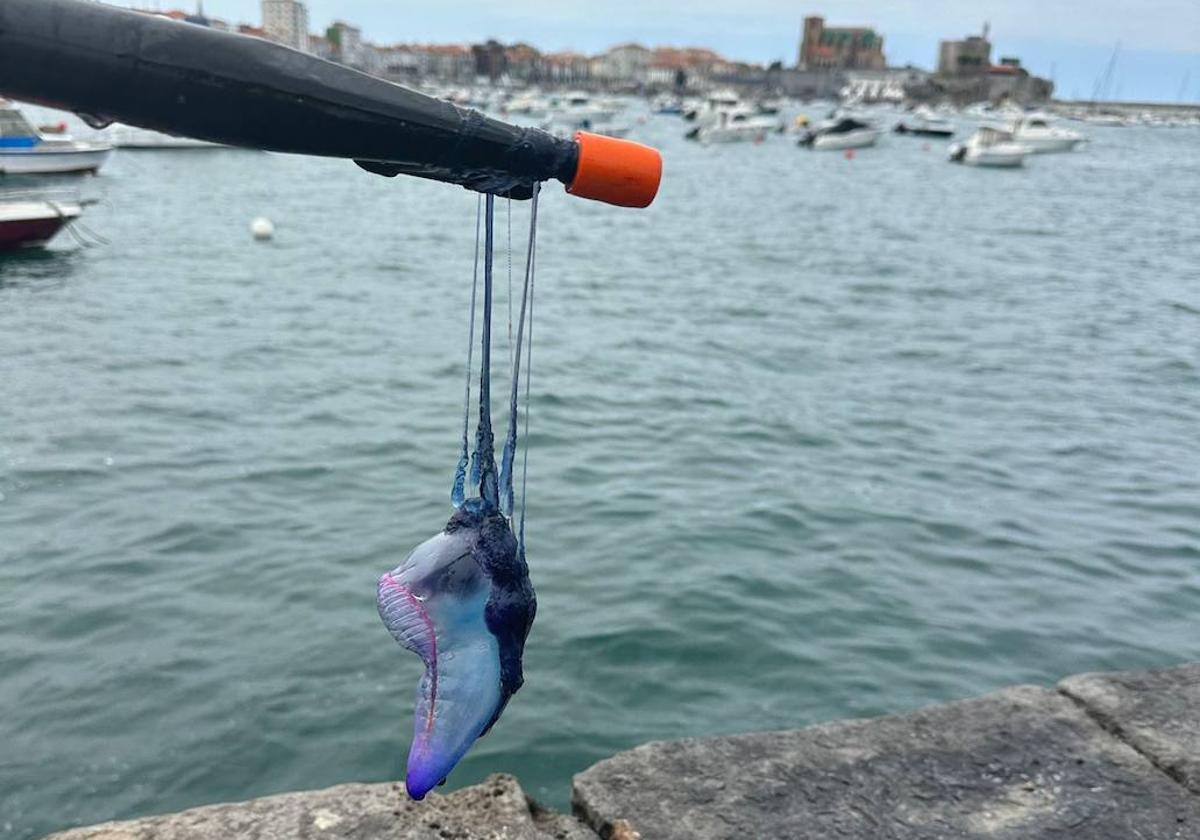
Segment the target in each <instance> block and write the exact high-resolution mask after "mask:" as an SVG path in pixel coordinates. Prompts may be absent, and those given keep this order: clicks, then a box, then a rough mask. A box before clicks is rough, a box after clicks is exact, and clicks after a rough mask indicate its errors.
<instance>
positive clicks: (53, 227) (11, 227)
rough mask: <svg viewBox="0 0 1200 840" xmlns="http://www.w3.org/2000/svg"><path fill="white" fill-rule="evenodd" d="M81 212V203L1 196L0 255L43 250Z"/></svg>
mask: <svg viewBox="0 0 1200 840" xmlns="http://www.w3.org/2000/svg"><path fill="white" fill-rule="evenodd" d="M82 213H83V206H82V204H81V203H80V202H78V201H50V200H43V199H35V198H30V197H12V198H5V197H4V196H2V195H0V252H3V251H15V250H18V249H21V248H40V247H41V246H43V245H45V244H46V243H47V242H49V241H50V240H51V239H53V238H54V237H55V236H56V235H57V234H58V232H59V231H61V230H62V229H63V228H64V227H66V226H67V225H68V224H70V223H71V222H73V221H74V220H76V219H78V218H79V216H80V214H82Z"/></svg>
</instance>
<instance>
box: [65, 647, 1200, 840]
mask: <svg viewBox="0 0 1200 840" xmlns="http://www.w3.org/2000/svg"><path fill="white" fill-rule="evenodd" d="M572 806H573V807H572V811H573V813H572V814H571V815H567V814H558V813H555V812H553V811H550V810H548V809H546V808H543V807H541V806H540V805H538V804H537V803H536V802H534V801H533V800H532V799H530V798H529V797H528V796H526V795H525V793H524V792H523V791H522V789H521V787H520V785H519V784H518V783H517V781H516V779H514V778H512V777H510V776H501V775H497V776H492V777H490V778H488V779H487V780H486V781H484V782H483V783H481V784H478V785H474V786H472V787H469V788H465V789H463V790H459V791H455V792H453V793H449V794H446V795H439V794H433V795H431V796H430V797H429V798H428V799H427V800H426V801H425V802H420V803H416V802H411V801H409V800H408V798H407V797H406V796H405V795H404V791H403V786H402V785H397V784H371V785H361V784H350V785H340V786H338V787H333V788H329V789H327V790H321V791H312V792H305V793H287V794H282V795H279V796H270V797H266V798H263V799H257V800H253V801H250V802H241V803H235V804H226V805H210V806H206V807H202V808H195V809H192V810H188V811H183V812H181V813H178V814H169V815H166V816H159V817H147V818H144V819H138V820H132V821H129V822H117V823H106V824H103V825H96V826H91V827H87V828H77V829H72V830H70V831H65V832H61V833H59V834H55V835H52V836H53V838H54V840H218V839H219V840H225V838H237V837H253V838H259V839H260V840H285V838H304V840H367V838H371V840H595V838H597V837H600V838H605V840H636V838H641V840H676V838H678V840H717V838H721V840H734V838H779V840H784V838H786V840H808V838H812V840H817V838H821V840H825V838H848V839H850V840H858V838H862V840H879V839H880V838H887V840H917V838H920V840H943V839H944V840H952V839H953V840H963V839H964V838H971V839H973V838H989V840H1042V838H1044V840H1051V838H1053V840H1064V838H1080V840H1083V838H1086V840H1118V838H1119V840H1130V838H1145V840H1175V839H1176V838H1178V840H1184V838H1193V839H1194V838H1200V663H1198V664H1190V665H1184V666H1181V667H1177V668H1170V669H1164V670H1157V671H1144V672H1130V673H1115V674H1085V675H1082V676H1076V677H1070V678H1068V679H1065V680H1063V681H1062V682H1060V683H1059V684H1058V685H1057V686H1056V687H1055V688H1053V689H1049V688H1040V687H1036V686H1018V687H1015V688H1009V689H1005V690H1003V691H998V692H996V693H994V694H989V695H986V696H984V697H980V698H977V699H974V700H964V701H961V702H957V703H949V704H946V705H940V706H932V707H929V708H925V709H921V710H918V711H916V712H912V713H910V714H905V715H897V716H892V717H884V718H876V719H870V720H849V721H835V722H833V723H826V724H820V725H817V726H811V727H808V728H805V729H797V730H788V731H781V732H758V733H751V734H746V735H732V736H727V737H718V738H696V739H686V740H682V741H661V742H655V743H649V744H645V745H643V746H640V747H637V748H635V749H632V750H629V751H628V752H623V753H620V754H618V755H615V756H613V757H612V758H609V759H605V760H604V761H601V762H599V763H598V764H596V765H594V766H592V767H590V768H588V769H587V770H585V771H583V772H582V773H580V774H579V775H577V776H576V777H575V779H574V786H573V790H572Z"/></svg>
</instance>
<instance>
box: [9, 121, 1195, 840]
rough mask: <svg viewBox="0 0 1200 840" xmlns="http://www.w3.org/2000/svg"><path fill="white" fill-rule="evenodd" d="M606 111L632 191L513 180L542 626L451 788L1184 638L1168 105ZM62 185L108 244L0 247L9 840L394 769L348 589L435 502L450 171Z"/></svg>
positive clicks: (456, 296)
mask: <svg viewBox="0 0 1200 840" xmlns="http://www.w3.org/2000/svg"><path fill="white" fill-rule="evenodd" d="M638 130H639V132H640V137H641V138H642V139H646V140H648V141H651V142H654V143H657V144H660V145H661V146H662V147H663V149H664V151H665V153H666V161H667V165H666V180H665V183H664V187H663V192H662V195H661V198H660V200H659V201H658V203H657V204H656V205H655V206H654V207H653V208H652V209H650V210H648V211H646V212H640V213H639V212H632V211H620V210H615V209H612V208H607V207H604V206H599V205H594V204H588V203H583V202H579V201H576V200H574V199H570V198H568V197H566V196H564V195H563V194H562V193H561V191H559V190H557V189H552V190H551V191H550V192H549V193H548V194H547V197H546V200H545V202H544V204H543V207H542V211H543V212H542V216H543V224H542V226H541V229H540V233H539V244H540V252H539V254H540V256H539V284H538V297H537V323H536V346H535V350H534V378H533V390H534V400H533V438H532V450H531V456H530V491H529V504H530V514H529V517H530V518H529V541H530V547H529V557H530V564H531V567H532V571H533V577H534V582H535V584H536V586H537V590H538V596H539V602H540V609H539V614H538V621H537V624H536V625H535V627H534V631H533V635H532V637H531V639H530V644H529V649H528V653H527V657H526V677H527V682H526V686H525V688H524V689H523V690H522V692H521V693H520V694H519V695H518V696H517V697H516V698H515V700H514V701H513V703H512V705H511V706H510V707H509V709H508V711H507V713H506V714H505V716H504V719H503V720H502V721H501V723H500V724H499V725H498V726H497V728H496V729H495V731H494V732H493V734H492V735H490V736H489V737H488V738H486V739H485V740H484V741H482V742H481V743H480V744H478V745H477V747H476V749H475V750H474V751H473V752H472V753H471V755H470V756H469V758H467V760H466V761H464V762H463V764H462V765H461V767H460V769H459V770H458V771H457V772H456V773H455V774H454V775H453V777H452V778H451V785H452V786H458V785H463V784H467V783H471V782H474V781H477V780H479V779H480V778H482V777H483V776H484V775H486V774H487V773H489V772H492V771H507V772H513V773H516V774H517V775H518V776H519V777H520V779H521V780H522V782H523V783H524V785H525V786H526V788H527V790H529V791H530V792H531V793H532V794H533V795H535V796H537V797H539V798H542V799H544V800H546V801H548V802H550V803H552V804H555V805H558V806H565V804H566V802H567V798H568V795H569V779H570V775H571V774H572V773H574V772H576V771H579V770H581V769H583V768H584V767H586V766H587V765H589V764H590V763H591V762H593V761H595V760H597V759H599V758H602V757H604V756H606V755H609V754H611V753H612V752H614V751H616V750H620V749H623V748H626V747H630V746H632V745H634V744H637V743H640V742H643V741H645V740H648V739H656V738H673V737H679V736H684V735H705V734H711V733H724V732H734V731H743V730H754V729H768V728H779V727H795V726H801V725H804V724H808V723H812V722H815V721H821V720H826V719H830V718H838V717H847V716H862V715H875V714H881V713H885V712H894V711H900V710H904V709H909V708H912V707H914V706H917V705H920V704H925V703H930V702H934V701H940V700H948V699H952V698H959V697H965V696H968V695H972V694H976V693H979V692H984V691H987V690H989V689H993V688H997V687H999V686H1004V685H1008V684H1012V683H1017V682H1023V681H1033V682H1041V683H1048V682H1050V681H1053V680H1055V679H1056V678H1058V677H1060V676H1062V675H1064V674H1069V673H1073V672H1078V671H1085V670H1091V669H1108V668H1132V667H1142V666H1151V665H1159V664H1166V663H1171V662H1175V661H1178V660H1181V659H1189V658H1192V659H1194V658H1197V657H1200V639H1198V636H1197V630H1196V616H1197V614H1198V613H1200V450H1198V446H1197V441H1198V430H1200V273H1198V269H1197V266H1200V237H1198V236H1197V229H1196V218H1197V217H1196V207H1197V201H1198V200H1200V154H1197V149H1200V134H1197V132H1195V131H1187V130H1176V131H1170V130H1157V131H1155V130H1150V129H1136V128H1135V129H1123V130H1122V129H1109V130H1105V129H1099V128H1095V129H1089V132H1090V133H1091V134H1092V139H1093V142H1092V143H1091V144H1090V145H1088V146H1087V147H1085V148H1084V149H1083V150H1081V151H1079V152H1077V153H1074V154H1070V155H1062V156H1057V157H1039V158H1036V159H1034V160H1033V161H1032V162H1031V165H1030V166H1029V167H1028V168H1027V170H1025V171H1016V172H990V171H981V170H975V169H970V168H964V167H956V166H951V165H949V164H947V163H946V162H945V157H944V150H943V148H942V146H941V145H938V146H935V147H932V148H930V147H928V146H926V144H923V143H922V142H921V141H918V140H910V139H904V138H887V139H885V141H884V143H883V145H882V146H881V147H880V148H878V149H874V150H868V151H863V152H860V153H859V154H858V155H857V156H856V157H855V158H854V159H852V160H847V159H845V158H843V157H842V156H840V155H837V154H828V153H826V154H823V153H818V152H809V151H802V150H799V149H797V148H795V147H794V146H793V145H792V144H791V142H789V141H788V140H786V139H784V138H778V137H775V138H771V140H770V141H769V142H767V143H765V144H763V145H761V146H748V145H747V146H731V147H724V148H718V147H712V148H704V147H700V146H696V145H692V144H687V143H685V142H683V141H682V140H681V139H679V138H680V135H681V134H682V126H681V124H680V123H678V122H676V121H672V120H668V119H655V120H651V121H650V122H648V123H647V124H645V125H642V126H640V127H639V129H638ZM86 188H87V189H88V190H90V191H92V192H93V193H96V194H98V195H100V196H102V197H103V198H104V200H105V201H104V203H103V204H101V205H98V206H96V207H93V208H91V209H90V210H89V212H88V214H87V217H86V221H87V223H88V225H89V226H90V227H91V228H92V229H94V230H95V231H96V232H98V233H101V234H102V235H103V236H105V237H106V238H107V239H108V240H109V241H110V242H109V244H107V245H103V246H100V247H94V248H89V249H86V250H84V249H79V248H75V247H73V246H72V245H71V243H70V240H69V239H64V241H63V242H62V243H60V244H58V245H56V247H55V248H54V249H53V250H51V251H50V252H48V253H45V254H41V255H37V254H29V255H24V256H21V257H19V258H15V259H4V260H3V261H2V262H0V836H3V837H14V838H28V837H32V836H35V835H39V834H41V833H44V832H46V831H49V830H52V829H55V828H60V827H63V826H67V825H70V824H77V823H86V822H95V821H99V820H106V819H110V818H120V817H130V816H135V815H140V814H146V813H153V812H161V811H166V810H172V809H179V808H184V807H187V806H192V805H197V804H201V803H207V802H214V801H220V800H230V799H243V798H247V797H252V796H258V795H263V794H268V793H273V792H277V791H283V790H289V789H297V788H311V787H320V786H325V785H330V784H334V783H338V782H346V781H352V780H383V779H393V778H397V777H398V776H399V775H400V774H401V773H402V771H403V762H404V757H405V752H406V750H407V746H408V738H409V727H410V722H409V721H410V718H409V715H410V714H411V704H412V695H413V692H414V687H415V685H416V682H417V679H418V676H419V673H420V663H419V661H418V660H417V659H416V657H413V656H411V655H409V654H406V653H404V652H402V651H401V650H400V649H399V648H398V647H396V645H395V644H394V643H393V642H392V640H391V639H390V638H389V637H388V634H387V633H386V631H385V630H384V628H383V627H382V625H381V624H380V621H379V618H378V616H377V615H376V612H375V605H374V596H375V579H376V577H377V576H378V575H379V574H380V573H381V572H382V571H385V570H386V569H388V568H391V567H392V566H394V565H395V564H396V563H397V562H398V561H399V560H400V559H401V558H402V557H403V555H404V554H405V553H406V552H407V551H408V550H409V549H410V548H411V547H412V546H413V545H415V544H416V543H418V542H419V541H421V540H423V539H424V538H426V537H427V536H429V535H431V534H432V533H434V532H435V531H436V530H438V529H439V528H440V527H441V526H442V525H443V524H444V523H445V520H446V518H447V516H448V513H449V504H448V497H447V494H448V491H449V487H450V480H451V477H452V474H453V468H454V464H455V461H456V459H457V456H458V453H457V446H458V435H459V434H460V428H459V426H458V423H459V422H460V421H459V418H460V416H461V415H460V411H461V404H460V400H461V397H462V384H463V383H462V380H461V378H460V377H461V373H462V369H463V363H464V356H465V344H466V315H467V312H466V304H467V300H468V295H469V288H470V285H469V284H470V273H471V258H472V248H473V242H474V230H473V228H474V218H475V207H476V200H475V198H474V196H473V195H471V194H469V193H467V192H465V191H463V190H460V189H457V188H453V187H446V186H441V185H436V184H429V183H423V182H419V181H414V180H411V179H408V180H405V179H398V180H386V179H382V178H377V177H375V176H371V175H367V174H366V173H363V172H360V171H359V170H357V169H356V168H355V167H354V166H353V165H350V164H347V163H342V162H338V161H321V160H306V159H300V158H292V157H285V156H275V155H266V154H258V153H250V152H237V151H217V152H208V153H190V152H189V153H166V154H140V155H139V154H133V153H122V154H119V155H117V156H116V157H115V158H114V160H113V161H112V163H111V165H110V166H109V168H108V169H107V170H106V171H105V173H104V175H103V177H101V178H99V179H96V180H94V181H91V182H89V183H88V184H87V185H86ZM526 213H527V207H526V206H525V205H521V206H517V207H515V208H514V210H513V227H514V240H522V236H523V231H524V228H525V224H526V219H527V216H526ZM259 214H266V215H269V216H270V217H272V218H273V219H274V221H275V223H276V226H277V228H278V234H277V237H276V239H275V241H274V242H273V243H272V244H269V245H256V244H254V243H252V242H251V241H250V237H249V235H248V233H247V225H248V223H249V220H250V219H251V218H252V217H254V216H256V215H259ZM500 223H501V234H500V235H501V237H502V239H503V238H504V236H505V233H504V227H503V226H504V216H503V215H501V217H500ZM522 241H523V240H522ZM499 265H500V270H501V272H502V276H503V272H504V271H505V269H506V262H505V257H504V256H503V254H501V256H500V257H499ZM499 309H500V310H501V318H502V320H503V318H504V317H505V314H504V313H505V310H504V303H503V301H501V303H500V304H499ZM501 332H504V328H502V329H501ZM498 352H499V353H500V355H501V356H503V353H504V352H506V351H505V350H504V348H503V344H502V345H501V348H500V349H499V351H498Z"/></svg>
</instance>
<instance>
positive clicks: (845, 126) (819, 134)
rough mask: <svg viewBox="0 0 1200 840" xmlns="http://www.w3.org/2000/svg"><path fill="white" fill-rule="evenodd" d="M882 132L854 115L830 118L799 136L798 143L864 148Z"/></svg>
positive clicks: (819, 147)
mask: <svg viewBox="0 0 1200 840" xmlns="http://www.w3.org/2000/svg"><path fill="white" fill-rule="evenodd" d="M881 134H882V132H881V131H880V130H879V128H877V127H876V126H875V125H873V124H871V123H869V122H866V121H865V120H861V119H857V118H855V117H841V118H840V119H835V120H830V121H829V122H827V123H824V124H823V125H820V126H818V127H817V128H816V129H814V130H812V131H809V132H808V133H807V134H805V135H804V136H803V137H801V138H800V141H799V143H798V145H801V146H808V147H809V148H812V149H825V150H840V149H865V148H867V147H868V146H874V145H875V144H876V143H878V142H879V137H880V135H881Z"/></svg>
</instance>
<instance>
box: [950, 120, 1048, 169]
mask: <svg viewBox="0 0 1200 840" xmlns="http://www.w3.org/2000/svg"><path fill="white" fill-rule="evenodd" d="M1028 154H1029V148H1028V147H1027V146H1024V145H1022V144H1021V143H1018V142H1017V141H1016V138H1015V137H1014V136H1013V133H1012V132H1011V131H1006V130H1005V129H1002V128H997V127H995V126H990V125H985V126H981V127H980V128H979V130H978V131H976V132H975V133H974V134H972V135H971V136H970V137H969V138H968V139H967V142H965V143H955V144H954V145H952V146H951V147H950V160H951V162H952V163H965V164H967V165H969V166H989V167H997V168H1002V169H1012V168H1014V167H1018V166H1024V165H1025V158H1026V156H1027V155H1028Z"/></svg>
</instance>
